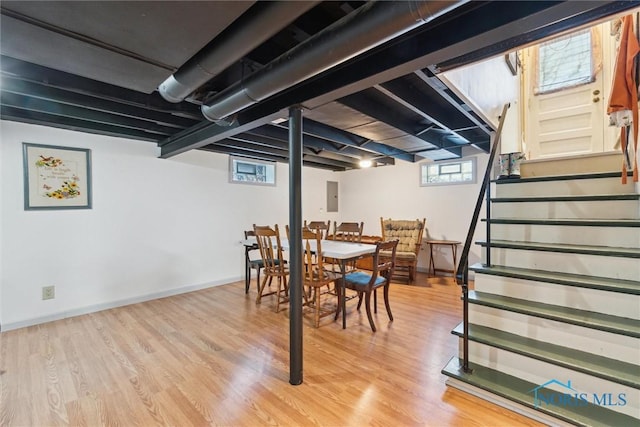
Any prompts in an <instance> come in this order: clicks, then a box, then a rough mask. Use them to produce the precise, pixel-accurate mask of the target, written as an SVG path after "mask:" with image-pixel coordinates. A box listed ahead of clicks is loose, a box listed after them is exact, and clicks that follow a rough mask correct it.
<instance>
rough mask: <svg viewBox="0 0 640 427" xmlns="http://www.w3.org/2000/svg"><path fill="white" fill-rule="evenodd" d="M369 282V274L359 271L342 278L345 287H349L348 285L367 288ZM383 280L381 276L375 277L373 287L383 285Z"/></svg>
mask: <svg viewBox="0 0 640 427" xmlns="http://www.w3.org/2000/svg"><path fill="white" fill-rule="evenodd" d="M370 280H371V274H367V273H363V272H361V271H357V272H355V273H349V274H347V275H345V276H344V281H345V283H346V285H347V287H349V285H351V286H367V285H368V284H369V281H370ZM384 281H385V278H384V277H382V276H378V277H376V281H375V283H374V284H373V286H374V287H375V286H379V285H381V284H382V283H384Z"/></svg>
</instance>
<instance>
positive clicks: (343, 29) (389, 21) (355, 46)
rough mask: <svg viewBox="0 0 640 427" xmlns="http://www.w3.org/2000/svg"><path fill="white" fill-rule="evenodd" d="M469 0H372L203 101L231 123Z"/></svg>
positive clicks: (212, 115)
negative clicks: (235, 117) (236, 116)
mask: <svg viewBox="0 0 640 427" xmlns="http://www.w3.org/2000/svg"><path fill="white" fill-rule="evenodd" d="M467 1H468V0H462V1H377V2H371V3H367V4H365V5H364V6H362V7H360V8H359V9H357V10H355V11H354V12H352V13H350V14H349V15H347V16H345V17H344V18H342V19H340V20H339V21H336V22H334V23H333V24H332V25H330V26H329V27H327V28H325V29H324V30H322V31H321V32H319V33H318V34H316V35H314V36H313V37H310V38H309V39H307V40H305V41H304V42H302V43H300V44H299V45H297V46H296V47H294V48H293V49H291V50H289V51H288V52H286V53H284V54H282V55H280V56H279V57H278V58H276V59H275V60H273V61H272V62H270V63H269V64H267V65H266V66H265V67H264V68H262V69H260V70H259V71H257V72H255V73H253V74H252V75H250V76H249V77H248V78H246V79H244V80H243V81H241V82H238V83H235V84H234V85H232V86H230V87H229V88H227V89H225V90H224V91H222V92H220V93H218V94H216V95H215V96H214V97H213V98H211V99H209V100H208V101H207V102H206V103H205V104H203V105H202V114H203V115H204V116H205V117H206V118H207V119H208V120H211V121H214V122H217V123H219V124H230V121H229V120H225V118H227V117H229V116H231V115H233V114H235V113H237V112H238V111H240V110H243V109H245V108H247V107H249V106H251V105H253V104H255V103H257V102H259V101H262V100H263V99H266V98H268V97H270V96H272V95H275V94H276V93H279V92H281V91H283V90H285V89H287V88H289V87H291V86H293V85H295V84H297V83H300V82H302V81H304V80H306V79H308V78H311V77H313V76H315V75H317V74H320V73H321V72H323V71H325V70H327V69H330V68H332V67H335V66H336V65H338V64H340V63H343V62H345V61H347V60H349V59H351V58H353V57H355V56H357V55H359V54H361V53H364V52H366V51H368V50H370V49H372V48H374V47H376V46H378V45H380V44H382V43H384V42H386V41H388V40H391V39H393V38H396V37H398V36H400V35H402V34H404V33H406V32H408V31H410V30H412V29H414V28H417V27H419V26H421V25H424V24H425V23H427V22H429V21H431V20H433V19H435V18H437V17H439V16H441V15H443V14H445V13H447V12H449V11H451V10H453V9H455V8H456V7H458V6H460V5H462V4H464V3H466V2H467ZM452 31H453V30H452Z"/></svg>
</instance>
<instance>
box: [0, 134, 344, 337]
mask: <svg viewBox="0 0 640 427" xmlns="http://www.w3.org/2000/svg"><path fill="white" fill-rule="evenodd" d="M1 123H2V128H1V134H0V135H1V137H2V138H1V139H2V151H1V156H0V168H1V170H0V172H1V175H0V176H1V178H2V182H1V184H0V196H1V197H0V224H1V227H0V236H2V241H1V244H0V266H1V267H2V269H1V270H0V279H1V280H0V295H1V300H0V304H1V307H0V316H1V317H0V324H1V325H2V328H3V330H6V329H10V328H15V327H20V326H24V325H28V324H34V323H39V322H42V321H46V320H51V319H55V318H61V317H65V316H68V315H75V314H79V313H82V312H87V311H95V310H97V309H102V308H106V307H110V306H116V305H120V304H122V303H128V302H132V301H138V300H144V299H148V298H152V297H158V296H162V295H169V294H173V293H178V292H184V291H187V290H191V289H197V288H201V287H207V286H211V285H215V284H221V283H228V282H231V281H235V280H240V278H241V277H242V276H243V274H244V268H243V262H244V258H243V257H244V252H243V250H242V246H241V244H240V240H241V238H242V231H243V230H244V229H249V228H251V225H252V224H253V223H259V224H274V223H278V224H280V225H281V226H282V227H283V228H284V224H286V223H288V212H289V211H288V191H289V189H288V166H287V165H286V164H278V166H277V186H275V187H257V186H251V185H241V184H230V183H229V182H228V157H227V156H226V155H220V154H215V153H206V152H202V151H191V152H188V153H185V154H183V155H180V156H178V157H176V158H173V159H169V160H163V159H159V158H157V156H158V154H159V151H158V148H157V147H156V146H155V144H153V143H148V142H140V141H132V140H125V139H120V138H112V137H105V136H99V135H91V134H85V133H78V132H72V131H67V130H61V129H54V128H48V127H41V126H34V125H27V124H21V123H13V122H6V121H3V122H1ZM22 142H30V143H41V144H49V145H62V146H73V147H81V148H89V149H91V150H92V163H93V174H92V175H93V209H90V210H58V211H25V210H24V208H23V206H24V204H23V179H22V177H23V171H22ZM339 177H340V175H339V174H334V173H332V172H328V171H323V170H318V169H309V168H304V169H303V193H304V194H305V196H304V199H303V215H307V213H311V212H313V214H314V215H313V219H332V220H333V219H335V218H334V217H332V216H331V215H327V214H323V215H324V216H320V215H316V213H320V208H322V207H324V204H325V200H326V181H327V180H333V181H338V180H339ZM333 216H335V214H333ZM335 217H336V218H337V216H335ZM283 232H284V230H283ZM45 285H55V286H56V297H55V299H53V300H47V301H42V299H41V288H42V286H45Z"/></svg>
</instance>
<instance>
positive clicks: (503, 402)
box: [445, 377, 573, 427]
mask: <svg viewBox="0 0 640 427" xmlns="http://www.w3.org/2000/svg"><path fill="white" fill-rule="evenodd" d="M445 383H446V384H447V385H448V386H449V387H453V388H457V389H458V390H460V391H463V392H465V393H469V394H471V395H474V396H476V397H479V398H480V399H482V400H486V401H487V402H491V403H494V404H496V405H498V406H501V407H503V408H505V409H508V410H510V411H512V412H515V413H517V414H520V415H523V416H525V417H527V418H531V419H532V420H536V421H538V422H541V423H543V424H545V425H548V426H554V427H555V426H558V427H572V426H573V424H570V423H567V422H565V421H562V420H559V419H557V418H554V417H552V416H551V415H547V414H545V413H543V412H539V411H536V410H534V409H531V408H529V407H527V406H524V405H520V404H519V403H516V402H514V401H512V400H509V399H505V398H504V397H502V396H498V395H496V394H493V393H490V392H488V391H486V390H483V389H481V388H478V387H475V386H473V385H471V384H468V383H465V382H463V381H460V380H457V379H455V378H451V377H449V378H447V380H446V381H445Z"/></svg>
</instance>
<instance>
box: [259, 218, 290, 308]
mask: <svg viewBox="0 0 640 427" xmlns="http://www.w3.org/2000/svg"><path fill="white" fill-rule="evenodd" d="M253 232H254V233H255V236H256V240H257V241H258V247H259V249H260V256H261V257H262V263H263V270H264V278H263V279H262V283H261V284H260V288H259V289H258V296H257V297H256V304H260V302H261V300H262V297H263V296H267V295H273V294H275V295H276V312H278V311H280V304H281V303H287V302H289V287H288V286H287V276H288V275H289V268H288V267H287V264H286V262H285V259H284V257H283V252H282V245H281V243H280V231H279V230H278V225H277V224H276V225H275V229H273V228H271V227H269V226H258V225H254V226H253ZM274 278H276V280H277V281H278V288H277V290H275V291H272V292H268V293H264V288H265V287H266V286H267V282H268V284H269V286H271V282H272V281H273V279H274Z"/></svg>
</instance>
